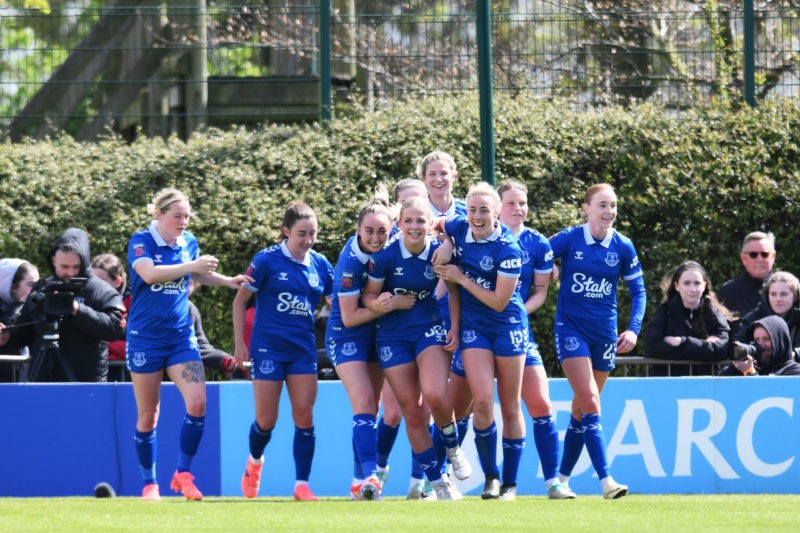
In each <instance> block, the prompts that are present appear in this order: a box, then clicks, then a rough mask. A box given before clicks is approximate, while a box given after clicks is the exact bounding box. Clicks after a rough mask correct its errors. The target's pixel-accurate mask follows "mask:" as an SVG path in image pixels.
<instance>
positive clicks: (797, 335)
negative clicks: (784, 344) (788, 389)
mask: <svg viewBox="0 0 800 533" xmlns="http://www.w3.org/2000/svg"><path fill="white" fill-rule="evenodd" d="M769 315H778V316H779V317H781V318H782V319H784V320H785V321H786V325H787V326H789V337H790V339H791V345H792V352H793V353H794V359H795V360H797V361H800V280H798V279H797V276H795V275H794V274H791V273H789V272H783V271H780V272H773V273H772V274H770V276H769V277H768V278H767V281H765V282H764V287H763V288H762V289H761V303H759V304H758V307H756V308H755V309H753V310H751V311H750V312H749V313H747V314H746V315H744V316H743V317H742V319H741V322H740V329H739V333H738V334H737V336H736V337H737V338H736V340H738V341H742V342H744V337H745V333H746V331H747V328H748V326H750V324H752V323H753V322H755V321H756V320H758V319H760V318H764V317H765V316H769Z"/></svg>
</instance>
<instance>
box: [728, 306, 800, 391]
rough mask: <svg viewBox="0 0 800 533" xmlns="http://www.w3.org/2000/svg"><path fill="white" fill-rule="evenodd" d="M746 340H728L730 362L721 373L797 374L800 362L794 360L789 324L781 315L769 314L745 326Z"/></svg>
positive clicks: (798, 373)
mask: <svg viewBox="0 0 800 533" xmlns="http://www.w3.org/2000/svg"><path fill="white" fill-rule="evenodd" d="M745 341H746V342H738V341H737V342H733V343H731V350H730V353H731V359H732V360H733V361H732V364H731V365H729V366H726V367H725V368H723V369H722V372H720V375H722V376H742V375H744V376H753V375H760V376H769V375H775V376H800V363H797V362H795V361H794V360H793V358H792V356H793V352H792V343H791V338H790V337H789V327H788V326H787V325H786V321H784V320H783V319H782V318H781V317H779V316H777V315H771V316H767V317H764V318H762V319H760V320H757V321H755V322H753V323H752V324H750V326H748V328H747V331H746V333H745Z"/></svg>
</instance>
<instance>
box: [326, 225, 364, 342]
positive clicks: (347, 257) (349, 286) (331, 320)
mask: <svg viewBox="0 0 800 533" xmlns="http://www.w3.org/2000/svg"><path fill="white" fill-rule="evenodd" d="M369 258H370V254H367V253H364V252H362V251H361V248H359V246H358V235H353V236H352V237H350V238H349V239H348V240H347V243H346V244H345V245H344V248H342V253H341V254H339V260H338V261H337V262H336V273H335V274H334V277H333V301H332V302H331V314H330V316H329V317H328V325H327V329H328V332H333V333H334V334H335V333H336V332H339V331H346V332H347V334H348V335H362V334H363V335H372V333H373V332H374V330H375V322H374V321H370V322H366V323H364V324H359V325H358V326H355V327H352V328H345V326H344V324H343V323H342V310H341V308H340V307H339V297H340V296H361V290H362V289H363V288H364V286H365V285H366V284H367V264H368V263H369ZM358 306H359V307H363V305H362V304H361V301H360V300H359V305H358Z"/></svg>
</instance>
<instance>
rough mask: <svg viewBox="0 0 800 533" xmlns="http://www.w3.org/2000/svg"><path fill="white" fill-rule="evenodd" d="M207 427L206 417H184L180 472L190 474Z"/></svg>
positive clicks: (179, 459) (179, 458)
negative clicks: (193, 460)
mask: <svg viewBox="0 0 800 533" xmlns="http://www.w3.org/2000/svg"><path fill="white" fill-rule="evenodd" d="M205 427H206V417H205V416H192V415H190V414H188V413H187V414H186V415H185V416H184V417H183V426H182V427H181V451H180V454H179V455H178V472H188V471H189V468H190V467H191V466H192V459H194V456H195V454H196V453H197V448H198V446H200V439H202V438H203V431H205Z"/></svg>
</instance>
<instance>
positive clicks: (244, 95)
mask: <svg viewBox="0 0 800 533" xmlns="http://www.w3.org/2000/svg"><path fill="white" fill-rule="evenodd" d="M329 1H330V3H331V4H332V5H331V10H330V17H320V7H319V6H320V5H321V4H322V5H327V3H328V2H329ZM321 4H320V3H318V2H310V1H303V0H267V1H262V2H256V1H252V0H250V1H234V0H219V1H216V2H206V1H205V0H142V1H139V2H131V1H130V0H116V1H110V2H100V1H97V0H71V1H70V0H51V1H49V2H47V1H45V0H37V1H32V0H16V1H11V0H0V130H1V131H2V135H3V136H5V137H11V138H12V139H19V138H21V137H23V136H26V135H32V136H34V137H41V136H43V135H46V134H47V133H50V132H52V131H54V130H66V131H67V132H69V133H70V134H72V135H75V136H76V137H78V138H84V139H91V138H96V137H97V136H98V135H100V134H101V133H102V132H103V131H105V129H106V128H108V127H111V128H112V129H114V130H116V131H118V132H122V133H123V134H130V135H135V134H138V132H143V133H145V134H149V135H169V134H171V133H175V132H178V133H179V134H181V135H184V136H186V135H188V134H189V133H190V132H191V131H192V130H194V129H195V128H197V127H199V126H201V125H203V124H212V125H220V126H225V125H227V124H231V123H244V124H257V123H260V122H263V121H265V120H272V121H281V120H284V121H296V120H316V119H318V117H319V114H320V112H321V109H322V106H323V103H322V102H324V101H325V99H324V98H323V97H324V96H326V95H324V94H322V95H321V94H320V91H321V90H322V91H323V92H324V91H326V90H327V88H328V87H330V88H331V92H332V93H333V94H334V95H335V100H336V101H337V102H345V103H347V105H360V106H365V107H366V108H367V109H375V108H378V107H380V106H382V105H390V104H391V102H392V101H394V100H396V99H400V98H414V97H419V96H424V95H445V94H456V93H464V92H477V90H478V80H477V72H478V69H477V58H478V49H477V44H476V42H477V41H476V11H477V9H476V5H475V4H476V0H444V1H434V2H431V1H430V0H405V1H400V0H397V1H395V0H384V1H380V0H372V1H363V0H325V1H323V2H321ZM31 6H36V7H37V9H34V8H33V7H31ZM491 9H492V12H491V24H492V39H491V43H492V44H491V46H492V56H491V57H492V75H493V87H494V91H495V92H509V93H513V94H516V95H523V96H527V97H532V98H556V97H558V98H567V99H571V100H572V101H574V102H575V103H576V104H579V105H585V106H596V105H604V104H609V103H623V104H624V103H628V102H632V101H638V100H653V101H658V102H662V103H665V104H666V105H668V106H671V107H674V108H678V109H680V108H685V107H689V106H693V105H697V104H700V103H706V102H710V101H730V102H734V103H737V102H743V101H744V100H745V96H746V92H745V91H746V82H747V78H746V76H745V72H746V70H747V67H748V61H750V62H751V63H750V64H751V65H752V72H753V73H754V74H753V78H752V79H753V80H754V86H753V97H754V98H755V99H764V98H771V97H797V96H798V95H799V94H800V60H799V57H800V56H799V55H798V51H800V4H799V3H798V0H779V1H765V2H761V3H758V4H756V5H755V6H753V3H752V1H749V0H746V1H744V2H739V1H725V0H715V1H702V0H700V1H683V0H654V1H643V0H621V1H611V0H607V1H593V0H562V1H559V0H553V1H544V0H516V1H513V0H509V1H505V2H492V4H491ZM321 20H322V21H323V23H324V22H325V21H326V20H330V26H327V27H322V28H321V27H320V21H321ZM321 35H322V36H329V39H326V40H325V42H321V39H320V36H321ZM321 72H325V73H327V72H330V73H331V76H330V78H331V79H330V80H328V79H327V77H326V79H325V80H321V79H320V76H321V75H320V73H321ZM321 82H324V83H321ZM329 82H330V83H329ZM321 88H322V89H321Z"/></svg>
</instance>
